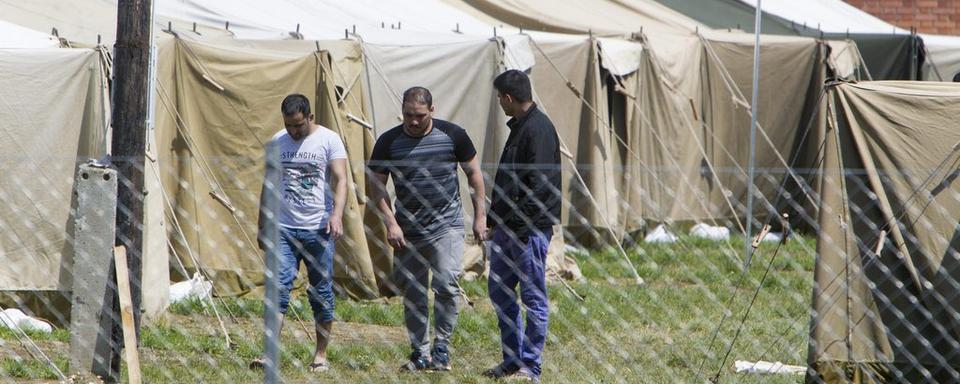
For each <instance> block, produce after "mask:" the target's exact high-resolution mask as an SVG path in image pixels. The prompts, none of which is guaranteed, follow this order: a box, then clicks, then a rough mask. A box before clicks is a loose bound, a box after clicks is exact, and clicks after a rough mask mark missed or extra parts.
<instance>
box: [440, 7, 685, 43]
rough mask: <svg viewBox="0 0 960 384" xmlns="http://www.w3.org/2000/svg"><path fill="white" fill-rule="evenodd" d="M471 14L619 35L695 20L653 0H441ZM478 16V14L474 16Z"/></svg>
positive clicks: (676, 27)
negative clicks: (559, 0) (561, 0)
mask: <svg viewBox="0 0 960 384" xmlns="http://www.w3.org/2000/svg"><path fill="white" fill-rule="evenodd" d="M443 1H445V2H446V3H448V4H451V5H454V6H455V7H457V8H459V9H462V10H465V11H468V12H470V13H471V14H473V15H477V14H484V15H487V16H486V17H487V18H488V19H492V20H496V21H499V22H500V23H501V24H504V26H511V27H515V28H519V27H523V29H524V30H531V31H543V32H556V33H579V34H583V33H588V32H593V33H596V34H599V35H623V34H631V33H635V32H640V30H641V29H643V30H655V31H658V32H673V33H687V32H692V31H694V30H696V29H697V28H699V27H703V26H702V25H701V24H700V23H698V22H697V21H695V20H693V19H690V18H689V17H687V16H685V15H683V14H681V13H678V12H676V11H674V10H672V9H670V8H667V7H665V6H663V5H661V4H658V3H657V2H655V1H653V0H619V1H609V0H580V1H564V2H557V1H551V0H523V1H520V0H470V1H468V0H443ZM478 17H479V16H478Z"/></svg>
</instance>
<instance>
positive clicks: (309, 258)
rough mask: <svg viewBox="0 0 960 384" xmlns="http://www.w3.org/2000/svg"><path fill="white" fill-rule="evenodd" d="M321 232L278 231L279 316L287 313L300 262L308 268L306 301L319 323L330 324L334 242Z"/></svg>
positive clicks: (290, 229) (331, 315)
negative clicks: (308, 282) (308, 302)
mask: <svg viewBox="0 0 960 384" xmlns="http://www.w3.org/2000/svg"><path fill="white" fill-rule="evenodd" d="M324 232H325V231H324V230H323V229H322V228H321V229H312V230H310V229H295V228H284V227H280V241H279V246H280V249H279V250H278V252H277V254H278V255H279V256H280V279H279V282H280V313H284V314H285V313H287V307H288V306H289V305H290V290H291V289H293V281H294V280H296V279H297V271H298V270H299V269H300V261H303V263H304V264H305V265H306V267H307V278H308V280H309V281H310V286H309V287H308V288H307V298H308V299H309V300H310V308H312V309H313V319H314V321H316V322H318V323H329V322H331V321H333V307H334V304H335V302H334V296H333V249H334V246H333V240H331V239H330V235H329V234H326V233H324Z"/></svg>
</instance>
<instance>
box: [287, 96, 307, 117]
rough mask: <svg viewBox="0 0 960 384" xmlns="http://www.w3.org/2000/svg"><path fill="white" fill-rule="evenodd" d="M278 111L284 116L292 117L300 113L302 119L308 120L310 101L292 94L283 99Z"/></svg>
mask: <svg viewBox="0 0 960 384" xmlns="http://www.w3.org/2000/svg"><path fill="white" fill-rule="evenodd" d="M280 111H281V112H283V115H284V116H293V115H296V114H297V112H300V113H302V114H303V118H305V119H306V118H309V117H310V99H307V97H306V96H304V95H301V94H299V93H294V94H292V95H289V96H287V97H285V98H283V103H280Z"/></svg>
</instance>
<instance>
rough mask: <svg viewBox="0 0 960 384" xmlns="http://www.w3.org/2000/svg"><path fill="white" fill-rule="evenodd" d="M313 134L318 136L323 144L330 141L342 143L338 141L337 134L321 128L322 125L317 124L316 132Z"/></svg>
mask: <svg viewBox="0 0 960 384" xmlns="http://www.w3.org/2000/svg"><path fill="white" fill-rule="evenodd" d="M315 133H316V134H318V135H317V136H318V137H319V138H321V139H323V141H324V142H329V141H332V140H337V141H342V140H341V139H340V134H339V133H337V132H335V131H334V130H332V129H330V128H327V127H324V126H322V125H319V124H317V131H316V132H315Z"/></svg>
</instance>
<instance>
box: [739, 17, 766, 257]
mask: <svg viewBox="0 0 960 384" xmlns="http://www.w3.org/2000/svg"><path fill="white" fill-rule="evenodd" d="M762 2H763V0H757V9H756V18H755V19H754V24H753V36H754V40H753V90H752V91H753V96H752V100H751V102H750V162H749V163H748V164H747V212H746V233H745V234H744V236H745V237H744V241H743V252H744V256H746V257H745V258H744V260H745V264H744V266H743V267H744V268H747V267H749V266H750V258H751V257H752V256H753V254H752V252H751V251H752V247H751V246H750V237H751V235H752V234H751V232H753V194H754V192H755V190H756V187H755V186H754V183H753V179H754V174H755V173H756V162H757V115H758V114H757V104H758V103H759V95H760V29H761V16H762V15H763V7H762V6H761V4H762Z"/></svg>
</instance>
